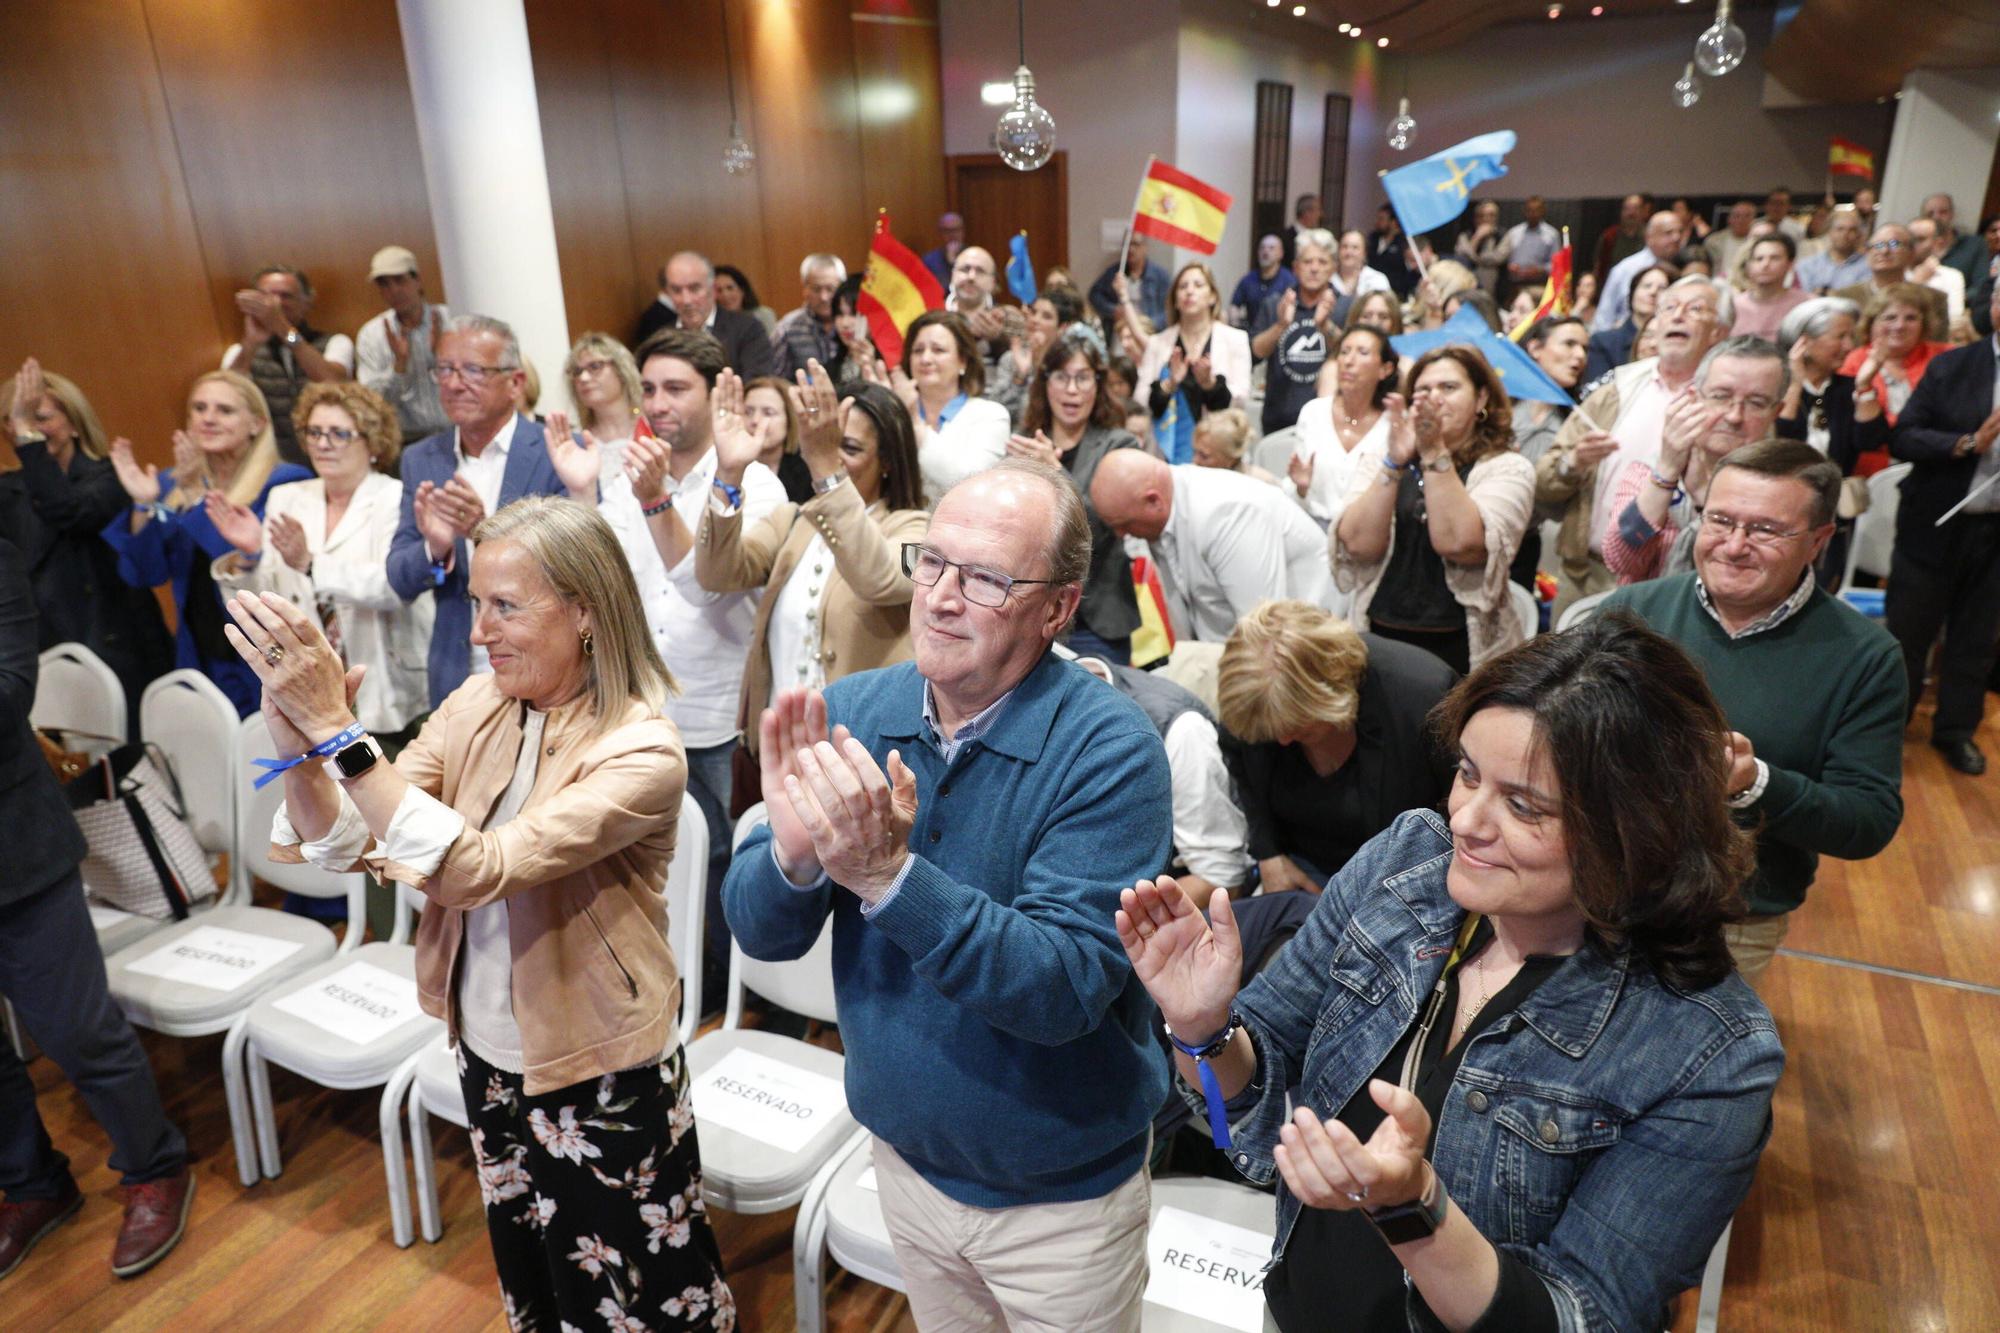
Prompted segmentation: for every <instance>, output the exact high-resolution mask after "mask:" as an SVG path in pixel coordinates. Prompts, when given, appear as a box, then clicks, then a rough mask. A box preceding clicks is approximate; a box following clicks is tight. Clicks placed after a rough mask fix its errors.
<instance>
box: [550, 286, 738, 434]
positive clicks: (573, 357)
mask: <svg viewBox="0 0 2000 1333" xmlns="http://www.w3.org/2000/svg"><path fill="white" fill-rule="evenodd" d="M703 262H704V263H705V262H707V261H705V260H704V261H703ZM660 271H661V272H662V273H664V272H666V270H665V269H664V268H662V269H661V270H660ZM592 354H595V355H597V356H600V357H602V358H604V359H605V360H606V361H609V362H610V363H611V369H612V371H613V373H615V374H616V375H617V376H618V387H619V389H621V390H622V391H623V392H624V394H625V406H627V407H629V408H631V409H632V411H633V413H634V414H635V415H636V414H637V413H638V412H639V411H640V410H641V409H642V408H643V407H644V406H645V401H646V395H645V394H644V393H643V392H642V391H641V390H640V388H639V365H638V363H637V362H635V361H634V360H633V359H632V353H631V352H630V351H628V350H627V349H626V347H625V344H624V343H622V342H619V341H618V340H617V339H616V338H614V337H612V336H611V335H610V334H608V333H586V334H584V335H583V336H582V337H581V338H578V339H577V340H576V346H574V347H572V348H570V349H569V355H568V356H566V357H564V358H563V378H564V379H566V380H568V381H569V382H570V383H571V385H574V384H575V383H576V368H577V367H578V366H580V365H582V364H583V360H584V358H585V357H586V356H589V355H592ZM569 396H570V399H571V400H572V401H574V402H575V403H576V410H577V422H578V424H579V425H580V426H582V428H583V429H585V430H596V429H597V413H596V412H594V411H592V410H591V409H590V408H588V407H585V406H584V405H583V400H582V399H580V398H577V396H576V390H575V389H574V388H572V389H571V390H570V395H569Z"/></svg>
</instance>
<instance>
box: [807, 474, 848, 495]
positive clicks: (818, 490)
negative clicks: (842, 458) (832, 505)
mask: <svg viewBox="0 0 2000 1333" xmlns="http://www.w3.org/2000/svg"><path fill="white" fill-rule="evenodd" d="M846 480H847V469H846V468H835V469H834V470H833V471H831V472H829V473H827V474H826V475H825V476H824V477H821V478H820V479H819V480H818V481H816V482H814V483H813V494H814V495H826V494H828V493H829V492H832V491H837V490H839V489H840V483H841V482H843V481H846Z"/></svg>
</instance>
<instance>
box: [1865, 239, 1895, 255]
mask: <svg viewBox="0 0 2000 1333" xmlns="http://www.w3.org/2000/svg"><path fill="white" fill-rule="evenodd" d="M1903 244H1904V243H1903V242H1902V241H1870V242H1869V243H1868V250H1869V252H1870V253H1871V254H1878V255H1887V254H1894V253H1895V252H1896V251H1898V250H1900V249H1902V248H1903Z"/></svg>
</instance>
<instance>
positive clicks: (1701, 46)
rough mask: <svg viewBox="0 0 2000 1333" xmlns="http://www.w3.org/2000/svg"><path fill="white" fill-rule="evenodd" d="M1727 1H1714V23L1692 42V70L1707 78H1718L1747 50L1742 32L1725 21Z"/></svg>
mask: <svg viewBox="0 0 2000 1333" xmlns="http://www.w3.org/2000/svg"><path fill="white" fill-rule="evenodd" d="M1729 5H1730V0H1716V6H1715V22H1713V23H1711V24H1709V25H1708V27H1707V28H1706V29H1705V30H1704V31H1703V32H1702V34H1701V36H1699V37H1697V38H1695V39H1694V64H1695V68H1696V69H1698V70H1700V71H1701V72H1702V73H1704V74H1706V75H1708V77H1710V78H1711V79H1719V78H1721V77H1722V76H1723V75H1725V74H1727V73H1729V71H1730V70H1732V69H1735V68H1736V67H1737V66H1738V65H1740V64H1742V63H1743V55H1744V52H1746V51H1748V50H1749V49H1750V43H1749V41H1748V40H1747V39H1746V38H1745V37H1744V36H1743V29H1741V28H1739V27H1737V26H1736V25H1735V24H1734V23H1731V22H1730V21H1729Z"/></svg>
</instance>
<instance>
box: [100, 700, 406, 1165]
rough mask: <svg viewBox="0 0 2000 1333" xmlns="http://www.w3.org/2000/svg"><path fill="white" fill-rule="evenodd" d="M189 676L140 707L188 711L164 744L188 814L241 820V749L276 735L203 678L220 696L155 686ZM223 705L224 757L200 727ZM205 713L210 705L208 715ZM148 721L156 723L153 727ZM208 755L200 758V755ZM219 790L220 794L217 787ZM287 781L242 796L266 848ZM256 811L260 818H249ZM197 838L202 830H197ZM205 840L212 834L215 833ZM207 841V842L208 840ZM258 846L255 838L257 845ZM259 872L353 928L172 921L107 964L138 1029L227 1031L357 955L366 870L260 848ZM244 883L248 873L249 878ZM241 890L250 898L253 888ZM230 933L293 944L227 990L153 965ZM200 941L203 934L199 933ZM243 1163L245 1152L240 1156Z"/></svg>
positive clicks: (247, 915)
mask: <svg viewBox="0 0 2000 1333" xmlns="http://www.w3.org/2000/svg"><path fill="white" fill-rule="evenodd" d="M193 674H194V673H191V672H184V671H176V672H174V673H173V674H172V676H166V677H162V678H161V680H159V681H156V682H154V686H153V687H152V688H148V690H147V691H146V696H145V698H144V699H143V700H142V701H141V704H140V707H141V709H142V711H143V710H146V709H147V708H148V706H149V705H152V706H153V707H154V709H155V710H156V711H154V712H145V713H144V716H145V717H147V718H153V717H155V716H158V710H164V709H170V708H178V709H179V710H180V711H181V712H182V713H183V714H184V716H181V717H179V718H177V719H175V722H176V725H175V726H174V727H173V728H170V729H169V740H168V743H167V745H162V747H161V748H162V749H167V748H168V745H172V746H174V747H175V749H170V750H168V753H169V756H170V757H173V758H174V759H175V763H176V767H177V769H178V771H180V772H182V773H185V774H186V775H187V776H186V777H185V778H183V780H182V790H183V792H184V794H185V795H186V798H187V802H188V806H189V810H190V813H191V814H192V813H195V811H196V810H197V808H198V807H197V802H198V801H199V802H200V803H201V804H200V808H204V809H206V810H207V811H208V812H209V816H210V817H212V816H213V813H214V811H215V810H216V809H217V808H218V807H219V806H221V805H223V804H224V803H226V804H227V806H228V809H229V813H230V818H231V820H232V821H233V820H234V819H235V816H236V803H235V800H234V796H233V792H232V790H231V789H233V788H234V787H235V786H236V785H237V784H238V782H239V780H240V779H239V774H240V772H241V767H240V766H239V764H238V762H237V755H238V752H239V749H241V750H243V751H248V752H256V753H263V754H269V753H270V752H271V743H270V737H269V735H268V734H267V733H266V732H265V729H264V722H263V719H262V718H261V717H256V716H253V717H250V718H248V719H246V720H244V721H243V722H242V723H241V724H239V723H238V722H237V721H236V710H235V709H234V708H230V707H229V702H228V700H227V699H225V698H223V696H222V692H221V691H220V690H217V689H215V687H214V686H213V685H210V684H209V683H208V682H207V681H206V680H202V679H201V678H200V677H199V676H196V677H195V678H196V679H197V680H200V683H201V684H202V685H203V686H206V687H207V689H208V690H210V691H212V692H213V693H214V696H215V699H214V700H209V699H207V698H205V697H204V696H203V695H202V693H201V691H199V690H194V691H189V692H187V693H184V694H179V695H176V694H174V693H172V692H170V691H169V692H162V693H160V694H158V695H156V694H155V690H156V689H157V688H158V687H159V686H160V685H162V684H164V683H166V682H168V681H171V680H172V679H173V677H174V676H182V677H185V676H189V675H193ZM215 701H220V703H221V705H222V707H223V708H225V709H227V710H228V719H227V720H228V726H229V732H228V735H227V737H226V740H225V743H224V745H223V746H222V749H221V752H220V754H219V755H216V754H212V753H211V752H210V746H209V744H208V742H209V740H210V737H209V736H208V735H207V733H206V732H205V731H204V730H203V728H204V727H213V726H214V725H215V723H216V721H217V719H216V718H214V717H213V716H212V706H213V703H214V702H215ZM203 710H208V711H207V712H206V713H205V712H204V711H203ZM149 725H150V723H149ZM197 756H203V757H205V758H204V759H198V758H197ZM218 789H220V790H221V795H220V796H218V794H217V791H218ZM283 790H284V789H283V787H282V785H280V784H278V783H273V784H271V785H270V786H269V787H267V788H265V789H264V791H263V792H262V793H252V794H250V795H249V796H247V797H246V801H247V803H248V807H249V808H250V809H251V810H252V811H257V810H261V811H263V816H262V817H263V821H264V822H263V829H264V833H263V844H262V847H263V848H264V849H268V847H269V844H270V827H271V821H270V812H271V811H273V810H275V809H276V806H277V802H278V801H279V800H281V799H283V795H282V794H283ZM253 817H254V816H253ZM196 836H198V837H199V836H202V830H201V829H200V828H197V834H196ZM209 836H211V837H212V836H214V833H213V831H211V832H210V834H209ZM243 836H244V835H243V834H242V833H241V832H240V831H239V830H237V829H236V828H234V827H226V828H225V829H224V830H223V832H222V834H221V837H220V839H219V841H220V843H221V845H222V846H223V847H224V848H227V847H230V846H231V845H232V844H237V843H238V840H239V839H240V838H242V837H243ZM204 845H207V842H206V841H204ZM252 845H255V844H252ZM234 859H235V860H236V861H237V862H239V863H242V862H246V861H250V860H251V859H252V857H251V856H250V855H247V854H239V855H238V856H236V857H235V858H234ZM255 859H256V861H257V863H258V874H259V875H267V876H269V877H271V878H272V879H273V880H274V881H277V880H282V881H283V886H284V887H287V888H290V889H291V890H292V891H293V892H295V893H303V894H307V895H310V896H313V897H318V898H337V897H342V896H345V897H346V899H347V920H348V923H349V924H348V929H347V932H346V935H345V937H344V938H343V939H341V940H340V941H339V943H338V944H337V945H336V943H335V941H334V936H333V932H332V931H331V930H330V929H328V928H327V927H326V926H324V925H321V924H320V923H319V922H317V921H314V920H311V919H310V918H307V917H303V916H294V915H292V914H291V913H289V912H279V911H274V910H272V909H270V908H266V907H251V906H249V905H247V903H231V902H229V901H227V900H226V899H225V901H224V902H222V903H220V904H218V905H216V906H214V907H210V908H208V909H206V910H204V911H200V912H196V913H194V914H193V915H192V916H190V917H189V918H188V919H187V920H186V921H180V922H176V923H174V924H173V925H170V926H166V927H164V928H163V929H161V930H158V931H156V932H154V933H152V934H149V935H147V936H146V937H145V938H143V939H141V940H139V941H138V942H137V943H135V944H131V945H128V946H127V947H125V948H124V949H121V950H120V951H119V952H118V953H117V954H115V955H113V956H112V957H111V958H108V959H106V960H105V964H104V970H105V974H106V978H107V980H108V981H109V984H110V988H111V997H112V998H113V999H114V1000H116V1001H117V1002H118V1007H119V1008H121V1009H123V1010H124V1011H125V1016H126V1018H128V1019H129V1020H131V1021H132V1022H133V1023H134V1024H135V1025H137V1026H139V1027H145V1028H151V1029H153V1031H155V1032H160V1033H164V1034H166V1035H167V1036H170V1037H203V1036H207V1035H208V1034H210V1033H212V1032H222V1031H225V1030H227V1029H229V1028H230V1027H231V1026H233V1025H234V1024H235V1023H236V1020H237V1017H238V1016H239V1015H241V1014H242V1013H244V1012H245V1011H246V1010H248V1009H249V1008H250V1007H251V1006H252V1005H254V1004H256V1003H257V1001H259V1000H260V999H262V998H263V997H264V996H266V995H268V994H270V993H271V992H272V991H274V990H276V989H278V988H279V987H282V986H285V985H286V984H287V983H289V982H291V981H294V980H296V979H297V978H299V977H301V976H303V975H304V974H305V973H306V972H308V971H310V970H312V969H314V968H316V967H318V966H319V965H320V964H321V963H324V962H326V961H327V960H328V959H330V958H333V957H334V956H335V955H336V954H337V953H338V954H347V953H352V952H353V951H354V949H355V947H356V946H357V945H359V944H360V943H361V933H362V925H361V923H362V922H363V920H364V919H365V918H366V913H367V900H366V898H365V896H364V890H365V889H366V886H367V883H368V880H367V878H366V877H365V876H362V875H338V876H336V875H329V874H327V873H325V872H324V871H321V870H318V869H316V868H314V867H312V866H283V867H281V866H277V865H274V864H272V863H271V862H270V860H269V858H268V856H266V855H265V853H264V851H263V850H260V851H259V852H258V853H256V857H255ZM243 882H244V883H245V884H247V883H248V878H247V872H246V875H245V878H244V881H243ZM245 896H246V897H247V891H246V894H245ZM204 930H219V931H227V932H229V933H230V934H232V935H235V936H249V937H252V939H251V941H250V942H251V943H253V944H256V945H259V946H261V947H263V948H267V949H268V948H281V947H283V946H286V945H290V946H292V947H291V950H290V952H289V953H287V954H286V955H285V956H284V957H282V958H279V959H277V960H275V961H272V962H269V963H267V964H265V965H263V966H261V967H259V968H256V969H252V970H250V971H247V972H245V973H244V975H243V976H242V977H240V978H232V980H235V981H236V982H237V984H235V985H233V986H231V987H229V988H228V989H222V988H219V987H213V986H210V985H208V984H205V983H200V982H195V981H191V980H182V979H177V978H175V977H171V976H161V975H157V974H156V973H155V972H153V971H150V970H147V969H148V968H149V967H150V966H152V965H153V964H151V963H149V962H148V960H155V961H157V960H158V959H159V958H160V957H161V956H162V955H165V954H170V953H172V952H173V951H176V950H178V949H180V948H181V947H182V946H184V945H186V946H189V947H193V944H192V942H191V941H190V939H189V937H190V936H194V935H195V933H196V932H197V931H204ZM198 938H199V937H197V939H198ZM233 1055H234V1053H233V1052H232V1051H231V1049H230V1046H229V1044H228V1043H225V1044H224V1047H223V1061H222V1086H223V1093H224V1095H225V1098H226V1100H227V1104H228V1107H229V1118H230V1123H231V1125H233V1126H235V1127H236V1129H237V1133H238V1141H237V1150H238V1153H239V1154H242V1153H243V1152H244V1151H245V1146H246V1145H245V1143H244V1140H243V1138H242V1136H243V1135H245V1134H247V1133H248V1132H249V1126H250V1125H251V1123H252V1122H251V1119H250V1107H249V1103H248V1102H247V1101H246V1100H245V1091H244V1087H243V1070H242V1066H241V1064H240V1063H238V1061H237V1060H236V1059H234V1058H233ZM239 1160H241V1158H240V1157H239Z"/></svg>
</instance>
